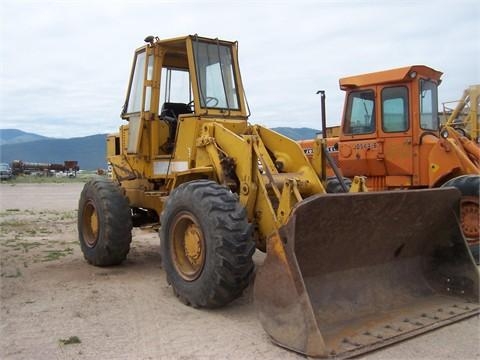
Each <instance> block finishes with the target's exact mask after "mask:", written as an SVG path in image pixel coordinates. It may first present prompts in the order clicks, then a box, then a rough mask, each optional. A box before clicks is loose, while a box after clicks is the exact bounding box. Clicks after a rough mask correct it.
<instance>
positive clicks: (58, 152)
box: [0, 127, 318, 170]
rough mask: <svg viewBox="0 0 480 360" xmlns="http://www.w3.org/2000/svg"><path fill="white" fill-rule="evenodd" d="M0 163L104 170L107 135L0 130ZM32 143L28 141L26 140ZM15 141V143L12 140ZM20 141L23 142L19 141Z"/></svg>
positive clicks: (292, 132) (307, 135)
mask: <svg viewBox="0 0 480 360" xmlns="http://www.w3.org/2000/svg"><path fill="white" fill-rule="evenodd" d="M272 130H274V131H277V132H279V133H280V134H282V135H284V136H287V137H289V138H291V139H293V140H303V139H313V138H315V136H316V134H317V132H318V130H315V129H310V128H290V127H276V128H272ZM0 135H1V136H0V162H6V163H11V162H12V161H13V160H22V161H24V162H40V163H51V164H63V162H64V161H65V160H75V161H78V166H80V169H83V170H95V169H98V168H102V169H105V168H106V166H107V163H106V159H105V157H106V151H107V150H106V141H105V139H106V136H107V134H98V135H91V136H86V137H79V138H71V139H54V138H47V137H45V136H40V135H37V134H31V133H26V132H23V131H21V130H15V129H4V130H0ZM29 138H30V139H32V140H30V141H28V140H26V139H29ZM15 139H16V140H15ZM21 139H23V141H20V140H21Z"/></svg>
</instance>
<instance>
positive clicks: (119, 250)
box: [77, 177, 132, 266]
mask: <svg viewBox="0 0 480 360" xmlns="http://www.w3.org/2000/svg"><path fill="white" fill-rule="evenodd" d="M92 218H95V220H92ZM92 223H95V225H92ZM77 226H78V237H79V239H80V247H81V249H82V252H83V255H84V257H85V259H86V260H87V261H88V262H89V263H90V264H92V265H95V266H110V265H118V264H120V263H121V262H122V261H123V260H125V259H126V257H127V254H128V252H129V251H130V243H131V242H132V218H131V212H130V207H129V205H128V201H127V199H126V198H125V196H123V194H122V192H121V190H120V188H119V186H117V185H116V184H114V183H113V182H112V181H110V180H108V179H105V178H101V177H95V178H93V179H92V180H90V181H89V182H87V183H86V184H85V186H84V187H83V191H82V194H81V195H80V200H79V202H78V224H77ZM94 228H95V229H94Z"/></svg>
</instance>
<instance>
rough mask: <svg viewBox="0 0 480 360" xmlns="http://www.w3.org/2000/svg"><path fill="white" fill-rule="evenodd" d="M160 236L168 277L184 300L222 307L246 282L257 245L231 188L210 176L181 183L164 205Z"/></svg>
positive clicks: (245, 285) (188, 303)
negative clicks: (218, 182)
mask: <svg viewBox="0 0 480 360" xmlns="http://www.w3.org/2000/svg"><path fill="white" fill-rule="evenodd" d="M160 238H161V245H160V249H161V255H162V263H163V267H164V269H165V272H166V274H167V281H168V283H169V284H171V285H172V288H173V290H174V293H175V294H176V296H177V297H178V298H179V299H180V300H181V301H182V302H184V303H185V304H187V305H191V306H193V307H204V308H216V307H221V306H224V305H226V304H228V303H229V302H231V301H233V300H234V299H236V298H238V297H239V296H240V295H241V294H242V292H243V290H244V289H245V288H246V287H247V286H248V284H249V282H250V278H251V275H252V274H253V268H254V265H253V261H252V255H253V252H254V251H255V244H254V242H253V240H252V237H251V226H250V225H249V223H248V220H247V215H246V211H245V209H244V208H243V206H242V205H241V204H240V203H239V202H238V199H237V197H236V195H234V194H233V193H232V192H230V190H229V189H227V188H225V187H223V186H220V185H218V184H217V183H215V182H213V181H209V180H198V181H192V182H188V183H185V184H182V185H180V186H179V187H178V188H176V189H175V190H173V191H172V193H171V194H170V196H169V198H168V200H167V202H166V204H165V208H164V211H163V213H162V215H161V228H160Z"/></svg>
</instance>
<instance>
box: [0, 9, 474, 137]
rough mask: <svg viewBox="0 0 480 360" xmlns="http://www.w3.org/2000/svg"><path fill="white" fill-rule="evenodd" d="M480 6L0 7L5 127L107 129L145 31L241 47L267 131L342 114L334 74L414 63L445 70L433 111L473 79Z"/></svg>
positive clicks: (53, 131)
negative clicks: (323, 97) (323, 100)
mask: <svg viewBox="0 0 480 360" xmlns="http://www.w3.org/2000/svg"><path fill="white" fill-rule="evenodd" d="M478 19H480V3H479V2H478V1H473V0H472V1H470V0H469V1H462V0H460V1H426V0H424V1H391V0H390V1H389V0H384V1H373V0H371V1H353V0H340V1H308V0H296V1H260V0H257V1H252V0H242V1H201V0H200V1H147V0H143V1H89V0H84V1H81V0H78V1H68V0H65V1H42V0H37V1H19V0H0V69H1V72H0V85H1V86H0V128H17V129H21V130H24V131H28V132H34V133H38V134H41V135H45V136H52V137H60V138H69V137H77V136H86V135H92V134H97V133H106V132H114V131H116V130H117V129H118V126H119V125H121V124H122V120H121V119H120V117H119V114H120V110H121V107H122V104H123V102H124V96H125V91H126V85H127V80H128V77H129V71H130V66H131V61H132V55H133V51H134V49H135V48H137V47H139V46H142V45H143V39H144V37H145V36H147V35H156V36H159V37H160V38H169V37H176V36H182V35H187V34H195V33H198V34H199V35H201V36H206V37H218V38H221V39H226V40H238V41H239V56H240V67H241V71H242V77H243V82H244V85H245V89H246V94H247V98H248V101H249V104H250V108H251V111H252V116H251V118H250V121H251V122H252V123H259V124H263V125H266V126H269V127H275V126H292V127H302V126H304V127H312V128H319V127H320V125H319V123H320V105H319V104H320V99H319V97H318V96H317V95H315V93H316V91H317V90H319V89H324V90H326V93H327V118H328V123H329V125H335V124H338V123H339V121H340V118H341V112H342V104H343V93H342V91H340V90H339V87H338V79H339V78H340V77H344V76H349V75H354V74H360V73H366V72H371V71H377V70H385V69H389V68H395V67H401V66H406V65H412V64H425V65H428V66H431V67H433V68H435V69H437V70H439V71H442V72H443V73H444V75H443V83H442V85H441V86H440V89H439V98H440V103H442V102H445V101H450V100H456V99H458V98H460V96H461V94H462V92H463V89H465V88H466V87H468V86H469V85H472V84H478V83H480V61H479V60H480V41H479V40H478V39H480V21H479V20H478Z"/></svg>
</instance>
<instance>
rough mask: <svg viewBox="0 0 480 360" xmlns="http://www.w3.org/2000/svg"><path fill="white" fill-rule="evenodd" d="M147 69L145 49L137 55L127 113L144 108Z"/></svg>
mask: <svg viewBox="0 0 480 360" xmlns="http://www.w3.org/2000/svg"><path fill="white" fill-rule="evenodd" d="M144 71H145V51H143V52H141V53H138V54H137V55H136V56H135V68H134V72H133V79H132V83H131V84H130V93H129V97H128V107H127V113H135V112H140V110H141V108H142V91H143V80H144Z"/></svg>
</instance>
